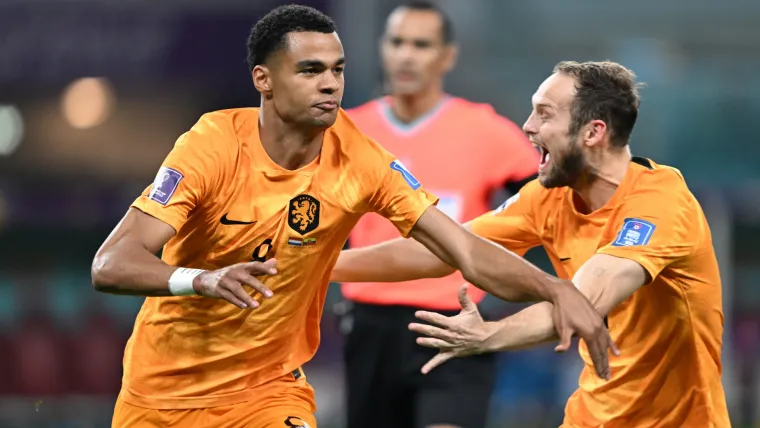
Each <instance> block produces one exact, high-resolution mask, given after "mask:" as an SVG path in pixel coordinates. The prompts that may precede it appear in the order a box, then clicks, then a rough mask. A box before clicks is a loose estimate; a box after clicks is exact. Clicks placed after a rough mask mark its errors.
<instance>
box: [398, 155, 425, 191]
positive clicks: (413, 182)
mask: <svg viewBox="0 0 760 428" xmlns="http://www.w3.org/2000/svg"><path fill="white" fill-rule="evenodd" d="M391 169H392V170H394V171H398V172H400V173H401V176H402V177H404V181H406V184H408V185H409V187H411V188H412V190H417V189H419V188H420V186H422V183H420V181H419V180H417V179H416V178H415V177H414V176H413V175H412V173H411V172H409V170H408V169H406V167H405V166H404V164H402V163H401V162H400V161H398V160H395V161H393V162H391Z"/></svg>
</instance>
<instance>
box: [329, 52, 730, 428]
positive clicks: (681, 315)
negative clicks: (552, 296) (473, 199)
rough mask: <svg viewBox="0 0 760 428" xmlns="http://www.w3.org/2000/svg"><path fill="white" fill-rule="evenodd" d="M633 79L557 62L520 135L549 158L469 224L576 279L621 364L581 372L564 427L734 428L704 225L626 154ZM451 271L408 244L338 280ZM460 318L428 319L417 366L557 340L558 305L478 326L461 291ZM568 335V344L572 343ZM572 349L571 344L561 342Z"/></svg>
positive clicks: (430, 315) (350, 259)
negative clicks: (433, 352) (536, 250)
mask: <svg viewBox="0 0 760 428" xmlns="http://www.w3.org/2000/svg"><path fill="white" fill-rule="evenodd" d="M638 107H639V97H638V89H637V84H636V83H635V76H634V74H633V72H631V71H630V70H628V69H626V68H625V67H623V66H621V65H619V64H616V63H613V62H588V63H581V64H579V63H575V62H563V63H560V64H558V65H557V66H556V68H555V69H554V73H553V74H552V75H551V76H550V77H549V78H548V79H546V80H545V81H544V82H543V83H542V84H541V86H540V87H539V88H538V90H537V92H536V93H535V95H534V96H533V111H532V113H531V115H530V117H529V118H528V120H527V122H526V123H525V125H524V127H523V129H524V130H525V132H526V133H527V134H528V137H529V138H530V140H531V141H532V142H533V143H534V144H535V145H537V146H538V147H539V148H540V150H541V164H540V166H539V178H538V180H536V181H533V182H531V183H529V184H527V185H526V186H525V187H524V188H523V189H522V190H521V191H520V192H519V193H518V194H517V195H515V196H514V197H512V198H510V199H508V200H507V201H506V202H505V203H504V204H503V205H502V206H501V207H500V208H499V209H497V210H495V211H494V212H492V213H489V214H485V215H483V216H481V217H478V218H477V219H475V220H474V221H472V222H471V223H469V224H468V225H467V227H468V228H469V229H471V230H472V231H473V232H474V233H475V234H477V235H480V236H482V237H484V238H487V239H489V240H491V241H493V242H495V243H498V244H499V245H502V246H504V247H506V248H508V249H510V250H512V251H514V252H515V253H518V254H522V253H524V252H525V251H527V250H528V249H529V248H532V247H535V246H538V245H543V246H544V248H545V249H546V251H547V253H548V254H549V257H550V259H551V261H552V264H553V266H554V268H555V269H556V271H557V272H558V274H559V276H560V277H562V278H572V281H573V282H574V283H575V284H576V286H577V287H578V288H579V289H580V290H581V291H582V292H583V293H584V294H585V295H586V296H587V297H588V298H589V299H590V300H591V302H592V303H593V304H594V306H595V307H596V309H597V310H598V312H599V314H600V315H603V316H606V317H607V322H608V326H609V329H610V333H611V334H612V337H613V339H614V341H615V342H616V343H617V344H618V345H619V346H620V350H621V354H620V355H619V356H617V357H612V358H611V360H610V366H611V378H610V379H609V380H604V379H599V378H597V377H595V376H594V375H593V374H592V371H591V365H590V360H589V350H591V351H592V352H593V347H594V346H595V345H592V344H588V343H586V344H583V343H582V344H581V347H580V354H581V356H582V358H583V359H584V360H585V361H586V363H587V364H586V367H585V369H584V371H583V373H582V374H581V377H580V380H579V388H578V390H577V391H576V392H575V393H574V394H573V395H572V397H571V398H570V399H569V401H568V403H567V407H566V412H565V422H564V426H565V427H568V428H570V427H573V428H575V427H579V428H580V427H584V428H585V427H601V426H603V427H606V428H616V427H662V428H681V427H690V428H691V427H694V428H700V427H705V428H707V427H719V428H723V427H729V426H730V423H729V418H728V412H727V410H726V401H725V396H724V392H723V387H722V385H721V342H722V339H721V337H722V333H723V314H722V308H721V283H720V275H719V271H718V263H717V260H716V256H715V252H714V250H713V247H712V241H711V236H710V229H709V227H708V224H707V221H706V219H705V216H704V214H703V212H702V209H701V208H700V206H699V203H698V202H697V200H696V199H695V198H694V196H693V195H692V194H691V192H690V191H689V189H688V187H687V186H686V183H685V182H684V178H683V176H682V175H681V173H680V172H679V171H678V170H676V169H674V168H671V167H668V166H664V165H658V164H656V163H655V162H652V161H651V160H649V159H644V158H636V157H632V156H631V152H630V149H629V146H628V142H629V137H630V135H631V131H632V129H633V126H634V123H635V122H636V117H637V115H638ZM451 270H452V268H451V267H450V266H449V265H447V264H445V263H443V262H442V261H440V260H439V259H438V258H437V257H435V256H434V255H432V254H430V253H429V252H428V251H427V250H426V249H425V248H424V247H422V246H421V245H419V244H417V243H415V242H414V241H412V240H407V241H405V242H401V241H398V240H394V241H390V242H388V243H385V244H381V245H378V246H375V247H370V248H368V249H357V250H350V251H347V252H344V253H343V254H341V257H340V258H339V260H338V262H337V264H336V266H335V271H334V273H333V279H335V280H343V281H347V280H353V281H363V280H373V281H400V280H408V279H412V278H419V277H425V276H441V275H445V274H448V273H449V272H451ZM460 300H461V302H462V311H461V313H460V314H459V315H457V316H454V317H446V316H444V315H441V314H438V313H434V312H421V313H419V314H418V317H419V318H420V319H421V320H424V321H427V322H429V323H432V325H431V324H421V323H413V324H412V325H410V329H411V330H413V331H415V332H418V333H422V334H423V335H427V336H430V337H421V338H418V343H420V344H422V345H425V346H429V347H433V348H438V349H440V353H439V354H438V355H437V356H436V357H435V358H433V359H432V360H431V361H429V362H428V364H426V365H425V366H424V367H423V370H422V371H423V372H424V373H427V372H429V371H430V370H431V369H432V368H433V367H435V366H437V365H439V364H441V363H443V362H444V361H446V360H448V359H450V358H452V357H456V356H464V355H471V354H476V353H482V352H489V351H496V350H508V349H518V348H523V347H527V346H533V345H537V344H540V343H544V342H546V341H549V340H553V339H554V337H555V322H556V320H553V319H552V313H551V312H552V307H551V303H538V304H535V305H533V306H530V307H528V308H527V309H525V310H523V311H522V312H519V313H518V314H515V315H514V316H511V317H508V318H505V319H504V320H502V321H499V322H494V323H484V322H483V320H482V318H481V317H480V315H479V314H478V310H477V308H476V307H475V305H474V304H473V303H472V301H471V300H470V299H469V298H468V297H467V295H466V292H465V290H464V288H463V289H462V290H461V292H460ZM568 339H569V338H568ZM562 342H563V343H565V344H566V343H567V342H566V341H564V340H563V341H562Z"/></svg>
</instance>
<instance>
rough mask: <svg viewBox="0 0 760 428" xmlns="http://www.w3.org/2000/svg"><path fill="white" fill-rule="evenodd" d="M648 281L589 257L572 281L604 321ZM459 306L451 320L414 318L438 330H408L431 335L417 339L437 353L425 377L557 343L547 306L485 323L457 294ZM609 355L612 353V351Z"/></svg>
mask: <svg viewBox="0 0 760 428" xmlns="http://www.w3.org/2000/svg"><path fill="white" fill-rule="evenodd" d="M649 281H650V278H649V275H648V274H647V272H646V271H645V270H644V268H642V267H641V265H639V264H638V263H636V262H635V261H632V260H629V259H624V258H619V257H614V256H610V255H606V254H597V255H595V256H593V257H592V258H591V259H589V261H588V262H586V263H585V264H584V265H583V266H582V267H581V268H580V269H579V270H578V273H577V274H576V275H575V277H574V278H573V282H574V283H575V285H576V286H577V287H578V289H580V291H581V292H582V293H583V294H584V295H585V296H586V297H587V298H588V299H589V300H590V301H591V303H592V304H593V305H594V307H595V308H596V310H597V311H598V313H599V315H601V316H606V315H607V314H608V313H609V312H610V311H611V310H612V309H613V308H614V307H615V306H617V305H618V304H620V303H621V302H622V301H623V300H625V299H627V298H628V297H629V296H630V295H631V294H633V292H634V291H636V290H637V289H638V288H639V287H641V286H642V285H644V284H646V283H648V282H649ZM460 302H461V303H462V308H463V309H462V312H461V313H460V314H459V315H456V316H454V317H445V316H443V315H440V314H437V313H433V312H419V313H418V318H420V319H421V320H424V321H428V322H431V323H434V324H437V325H438V326H440V328H439V327H435V326H431V325H423V324H417V323H414V324H411V325H410V329H411V330H413V331H416V332H418V333H421V334H425V335H428V336H430V337H425V338H419V339H418V340H417V343H419V344H421V345H424V346H430V347H434V348H439V349H440V350H441V352H440V353H439V354H438V355H437V356H436V357H435V358H433V359H432V360H430V362H428V363H427V364H426V365H425V367H424V368H423V372H424V373H427V372H429V371H430V370H432V369H433V368H434V367H436V366H438V365H440V364H442V363H443V362H445V361H447V360H449V359H451V358H453V357H459V356H465V355H471V354H479V353H484V352H494V351H504V350H514V349H521V348H527V347H531V346H535V345H538V344H541V343H545V342H549V341H552V340H555V339H556V338H557V333H556V326H555V324H554V319H553V307H552V304H551V303H547V302H542V303H538V304H535V305H533V306H530V307H529V308H527V309H524V310H522V311H521V312H518V313H517V314H515V315H513V316H510V317H507V318H505V319H503V320H501V321H496V322H484V321H483V319H482V318H481V317H480V314H479V313H478V310H477V307H476V306H475V305H474V304H473V303H472V301H471V300H469V298H468V297H467V294H466V293H460ZM569 339H570V338H569V337H568V338H567V340H566V341H565V340H563V343H561V344H560V345H559V346H558V347H557V350H559V351H563V350H566V349H567V347H568V346H569V344H570V343H569V342H570V340H569ZM587 345H588V346H589V352H590V353H591V355H592V357H593V356H594V355H599V354H600V353H605V354H606V349H599V348H594V347H593V346H595V344H593V343H587ZM613 351H616V350H615V349H614V348H613Z"/></svg>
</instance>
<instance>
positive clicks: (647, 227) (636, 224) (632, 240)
mask: <svg viewBox="0 0 760 428" xmlns="http://www.w3.org/2000/svg"><path fill="white" fill-rule="evenodd" d="M655 228H656V226H655V225H654V224H652V223H650V222H648V221H645V220H641V219H638V218H627V219H625V220H624V221H623V227H622V228H621V229H620V232H618V234H617V238H616V239H615V242H613V243H612V246H613V247H630V246H634V245H647V244H648V243H649V240H650V239H651V238H652V234H653V233H654V229H655Z"/></svg>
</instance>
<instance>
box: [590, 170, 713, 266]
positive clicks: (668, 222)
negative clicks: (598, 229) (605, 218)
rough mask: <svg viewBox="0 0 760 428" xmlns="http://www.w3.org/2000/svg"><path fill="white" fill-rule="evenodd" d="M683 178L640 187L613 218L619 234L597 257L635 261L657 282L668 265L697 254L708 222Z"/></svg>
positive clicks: (624, 202)
mask: <svg viewBox="0 0 760 428" xmlns="http://www.w3.org/2000/svg"><path fill="white" fill-rule="evenodd" d="M702 215H703V214H702V212H701V209H700V208H699V204H698V203H697V201H696V199H695V198H694V197H693V196H692V195H691V193H690V192H689V191H688V189H687V188H686V185H685V184H684V182H683V181H682V179H681V178H680V176H679V178H678V180H669V181H668V182H666V181H660V182H659V183H658V184H656V185H645V186H641V187H640V188H638V189H637V190H636V191H635V192H634V193H632V194H631V195H630V197H628V198H626V199H625V200H624V201H623V206H622V207H621V209H620V211H619V214H618V215H616V216H615V217H614V218H613V219H611V220H612V221H613V222H614V227H615V230H616V231H617V233H616V235H615V237H614V238H613V240H612V241H611V242H609V243H607V244H606V245H604V246H603V247H601V248H600V249H599V250H598V251H597V253H598V254H609V255H612V256H616V257H622V258H626V259H630V260H633V261H635V262H637V263H638V264H640V265H641V266H642V267H643V268H644V269H645V270H646V271H647V272H648V273H649V275H650V278H652V279H654V278H655V277H656V276H657V275H659V274H660V272H662V270H663V269H665V268H666V267H667V266H668V265H670V264H671V263H673V262H676V261H678V260H679V259H681V258H683V257H686V256H689V255H691V254H694V253H695V252H696V251H698V249H699V247H700V243H701V242H702V240H703V239H704V236H705V234H706V233H709V232H708V231H707V230H705V228H706V224H707V223H706V222H698V221H696V220H697V219H698V218H700V217H701V216H702Z"/></svg>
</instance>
